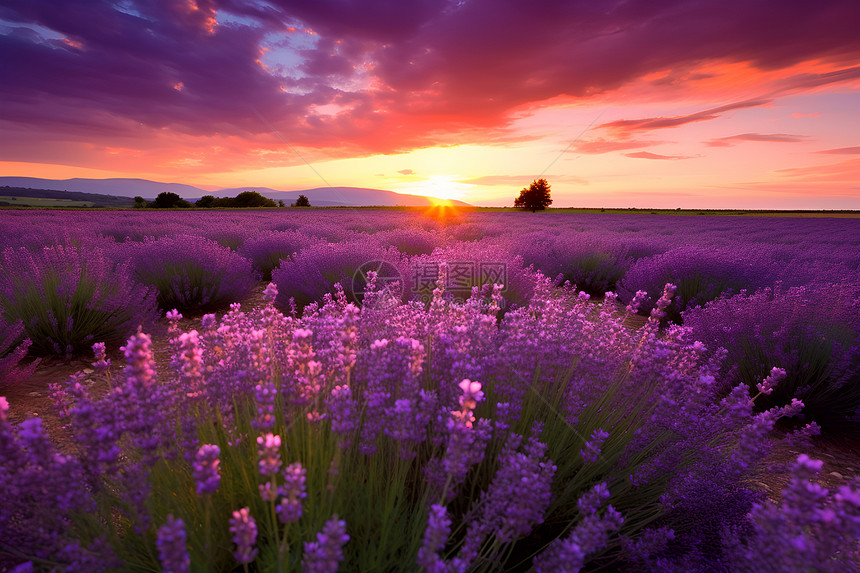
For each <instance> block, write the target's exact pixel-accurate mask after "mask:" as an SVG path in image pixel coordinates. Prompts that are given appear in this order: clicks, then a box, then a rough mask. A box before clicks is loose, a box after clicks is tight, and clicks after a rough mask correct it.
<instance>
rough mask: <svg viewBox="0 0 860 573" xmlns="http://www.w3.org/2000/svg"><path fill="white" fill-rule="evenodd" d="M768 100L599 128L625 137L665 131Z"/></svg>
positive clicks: (612, 123)
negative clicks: (659, 130) (639, 133)
mask: <svg viewBox="0 0 860 573" xmlns="http://www.w3.org/2000/svg"><path fill="white" fill-rule="evenodd" d="M768 103H770V100H767V99H751V100H746V101H741V102H737V103H731V104H727V105H722V106H719V107H715V108H711V109H706V110H704V111H698V112H696V113H690V114H687V115H678V116H674V117H646V118H643V119H619V120H616V121H610V122H609V123H604V124H601V125H600V126H599V127H601V128H604V129H609V130H611V131H612V132H613V133H616V134H620V135H627V134H630V133H631V132H635V131H651V130H653V129H665V128H669V127H679V126H682V125H685V124H688V123H695V122H698V121H709V120H711V119H716V118H718V117H720V115H721V114H723V113H725V112H727V111H732V110H735V109H743V108H749V107H759V106H762V105H767V104H768Z"/></svg>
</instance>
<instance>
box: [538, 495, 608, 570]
mask: <svg viewBox="0 0 860 573" xmlns="http://www.w3.org/2000/svg"><path fill="white" fill-rule="evenodd" d="M607 499H609V490H608V488H607V487H606V484H603V483H601V484H597V485H596V486H595V487H594V488H593V489H591V490H590V491H589V492H587V493H586V494H585V495H583V496H582V497H581V498H580V499H579V502H578V503H577V505H578V507H579V510H580V512H581V513H582V514H583V515H584V518H583V519H582V521H580V522H579V523H578V524H577V525H576V527H574V529H573V531H572V532H571V534H570V535H569V536H568V537H566V538H565V539H563V540H558V541H556V542H554V543H553V544H552V545H550V547H549V548H548V549H547V550H546V551H545V552H544V553H542V554H541V555H539V556H538V557H536V558H535V562H534V566H535V570H536V571H537V572H538V573H550V572H553V573H556V572H558V573H576V572H578V571H579V570H580V569H582V567H583V565H585V560H586V558H587V557H588V556H589V555H590V554H592V553H594V552H596V551H599V550H600V549H602V548H603V547H605V546H606V543H607V542H608V541H609V536H610V534H611V533H612V532H613V531H615V530H617V529H618V528H619V527H621V524H622V523H624V518H622V517H621V514H620V513H618V512H617V511H616V510H615V508H613V507H612V506H611V505H610V506H608V507H607V508H606V512H605V513H604V515H602V516H601V515H599V513H598V510H599V508H600V506H601V505H602V504H603V502H604V501H606V500H607Z"/></svg>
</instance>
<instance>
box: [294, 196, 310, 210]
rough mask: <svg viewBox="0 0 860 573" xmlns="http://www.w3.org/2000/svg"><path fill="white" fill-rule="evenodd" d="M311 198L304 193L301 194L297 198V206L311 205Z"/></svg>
mask: <svg viewBox="0 0 860 573" xmlns="http://www.w3.org/2000/svg"><path fill="white" fill-rule="evenodd" d="M310 206H311V202H310V200H309V199H308V198H307V197H305V196H304V195H299V198H298V199H296V207H310Z"/></svg>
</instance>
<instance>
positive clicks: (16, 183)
mask: <svg viewBox="0 0 860 573" xmlns="http://www.w3.org/2000/svg"><path fill="white" fill-rule="evenodd" d="M3 185H8V186H10V187H19V188H20V187H24V188H32V189H41V190H43V191H44V190H54V191H67V192H68V193H77V194H86V195H95V196H99V197H102V196H113V197H114V198H118V197H136V196H140V197H143V198H144V199H146V200H148V201H149V200H153V199H155V197H156V196H157V195H158V194H159V193H162V192H169V193H176V194H177V195H179V196H180V197H182V198H183V199H187V200H189V201H192V202H194V201H195V200H197V199H199V198H200V197H203V196H204V195H214V196H215V197H235V196H236V195H238V194H239V193H241V192H242V191H257V192H258V193H260V194H261V195H264V196H266V197H268V198H269V199H273V200H275V201H279V200H280V201H283V202H284V203H286V204H287V205H289V204H290V203H293V202H294V201H295V200H296V199H298V197H299V195H304V196H305V197H307V198H308V199H309V200H310V202H311V205H313V206H316V207H332V206H343V207H363V206H382V207H395V206H407V207H422V206H427V205H432V204H433V202H434V199H432V198H429V197H424V196H421V195H407V194H404V193H395V192H394V191H384V190H382V189H366V188H363V187H317V188H315V189H303V190H299V191H278V190H277V189H270V188H268V187H236V188H233V189H219V190H218V191H205V190H203V189H200V188H199V187H194V186H192V185H183V184H181V183H160V182H158V181H149V180H147V179H121V178H115V179H79V178H76V179H62V180H58V179H39V178H37V177H0V186H3ZM40 196H44V195H40ZM58 198H63V199H73V197H72V196H70V195H63V196H62V197H58ZM75 199H76V200H83V201H93V202H94V203H99V204H105V201H104V199H99V200H95V199H92V198H88V199H77V197H75ZM451 203H452V204H454V205H460V206H468V205H469V204H468V203H464V202H462V201H453V200H452V201H451ZM128 205H130V203H127V204H123V205H114V204H113V203H111V204H110V205H106V206H128Z"/></svg>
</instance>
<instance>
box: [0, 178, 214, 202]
mask: <svg viewBox="0 0 860 573" xmlns="http://www.w3.org/2000/svg"><path fill="white" fill-rule="evenodd" d="M2 185H9V186H10V187H30V188H33V189H53V190H55V191H70V192H76V193H94V194H98V195H114V196H118V197H136V196H141V197H143V198H144V199H155V198H156V197H157V196H158V194H159V193H161V192H164V191H166V192H169V193H176V194H177V195H179V196H180V197H183V198H187V197H202V196H203V195H209V194H210V193H209V192H208V191H204V190H203V189H200V188H199V187H192V186H191V185H182V184H181V183H159V182H158V181H149V180H147V179H120V178H115V179H80V178H75V179H40V178H38V177H0V186H2Z"/></svg>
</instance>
